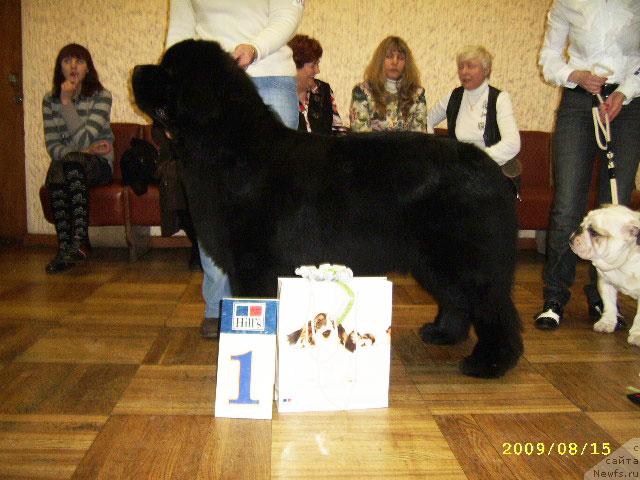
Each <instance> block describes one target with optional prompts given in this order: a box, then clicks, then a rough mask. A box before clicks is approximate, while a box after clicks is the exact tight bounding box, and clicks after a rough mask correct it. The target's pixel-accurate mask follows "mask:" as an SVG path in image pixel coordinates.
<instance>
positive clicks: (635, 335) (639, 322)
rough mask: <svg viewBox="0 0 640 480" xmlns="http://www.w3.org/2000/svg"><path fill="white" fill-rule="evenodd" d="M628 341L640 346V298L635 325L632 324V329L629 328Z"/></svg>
mask: <svg viewBox="0 0 640 480" xmlns="http://www.w3.org/2000/svg"><path fill="white" fill-rule="evenodd" d="M627 342H629V344H631V345H635V346H636V347H640V298H638V306H637V311H636V316H635V317H634V318H633V325H631V330H629V337H628V338H627Z"/></svg>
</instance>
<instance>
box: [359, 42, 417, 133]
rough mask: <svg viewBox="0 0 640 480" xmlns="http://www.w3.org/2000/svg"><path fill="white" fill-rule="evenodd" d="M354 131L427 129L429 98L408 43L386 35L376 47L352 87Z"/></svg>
mask: <svg viewBox="0 0 640 480" xmlns="http://www.w3.org/2000/svg"><path fill="white" fill-rule="evenodd" d="M349 117H350V120H351V130H352V131H355V132H370V131H375V130H388V131H398V130H410V131H417V132H426V131H427V100H426V97H425V93H424V88H422V86H421V85H420V72H419V71H418V67H417V66H416V62H415V60H414V59H413V54H412V53H411V50H410V49H409V46H408V45H407V43H406V42H405V41H404V40H402V39H401V38H400V37H393V36H391V37H387V38H385V39H384V40H382V42H380V44H379V45H378V47H377V48H376V51H375V52H374V53H373V57H372V58H371V61H370V62H369V65H368V66H367V69H366V70H365V72H364V82H362V83H359V84H358V85H356V86H355V87H354V88H353V92H352V95H351V108H350V111H349Z"/></svg>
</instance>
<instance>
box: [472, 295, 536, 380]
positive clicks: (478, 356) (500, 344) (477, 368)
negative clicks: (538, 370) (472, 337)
mask: <svg viewBox="0 0 640 480" xmlns="http://www.w3.org/2000/svg"><path fill="white" fill-rule="evenodd" d="M472 312H473V313H472V324H473V326H474V329H475V331H476V335H477V336H478V343H477V344H476V345H475V347H474V349H473V352H472V353H471V355H469V356H468V357H466V358H465V359H464V360H463V361H462V363H461V365H460V369H461V371H462V373H463V374H465V375H468V376H471V377H482V378H497V377H501V376H503V375H504V374H505V373H506V372H507V371H508V370H509V369H511V368H513V367H515V365H516V364H517V363H518V359H519V358H520V356H521V355H522V353H523V351H524V346H523V343H522V337H521V335H520V330H521V325H520V319H519V317H518V312H517V311H516V308H515V306H514V305H513V302H512V300H511V297H510V296H509V295H505V294H502V295H501V296H495V297H494V298H491V296H489V297H488V298H486V299H484V300H482V301H479V302H477V303H476V304H475V305H474V307H473V308H472Z"/></svg>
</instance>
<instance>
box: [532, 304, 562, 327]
mask: <svg viewBox="0 0 640 480" xmlns="http://www.w3.org/2000/svg"><path fill="white" fill-rule="evenodd" d="M535 319H536V321H535V326H536V328H538V329H540V330H555V329H556V328H558V327H559V326H560V322H561V321H562V307H561V306H560V305H558V304H557V303H555V302H544V306H543V307H542V311H541V312H540V313H538V314H537V315H536V316H535Z"/></svg>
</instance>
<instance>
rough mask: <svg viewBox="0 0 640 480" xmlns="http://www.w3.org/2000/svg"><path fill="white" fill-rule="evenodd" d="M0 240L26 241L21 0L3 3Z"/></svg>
mask: <svg viewBox="0 0 640 480" xmlns="http://www.w3.org/2000/svg"><path fill="white" fill-rule="evenodd" d="M0 19H2V21H1V23H2V27H1V28H0V240H2V241H7V240H8V241H12V242H15V241H22V240H23V238H24V237H25V235H26V233H27V206H26V205H27V200H26V186H25V172H24V167H25V159H24V116H23V110H22V33H21V20H20V0H0Z"/></svg>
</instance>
